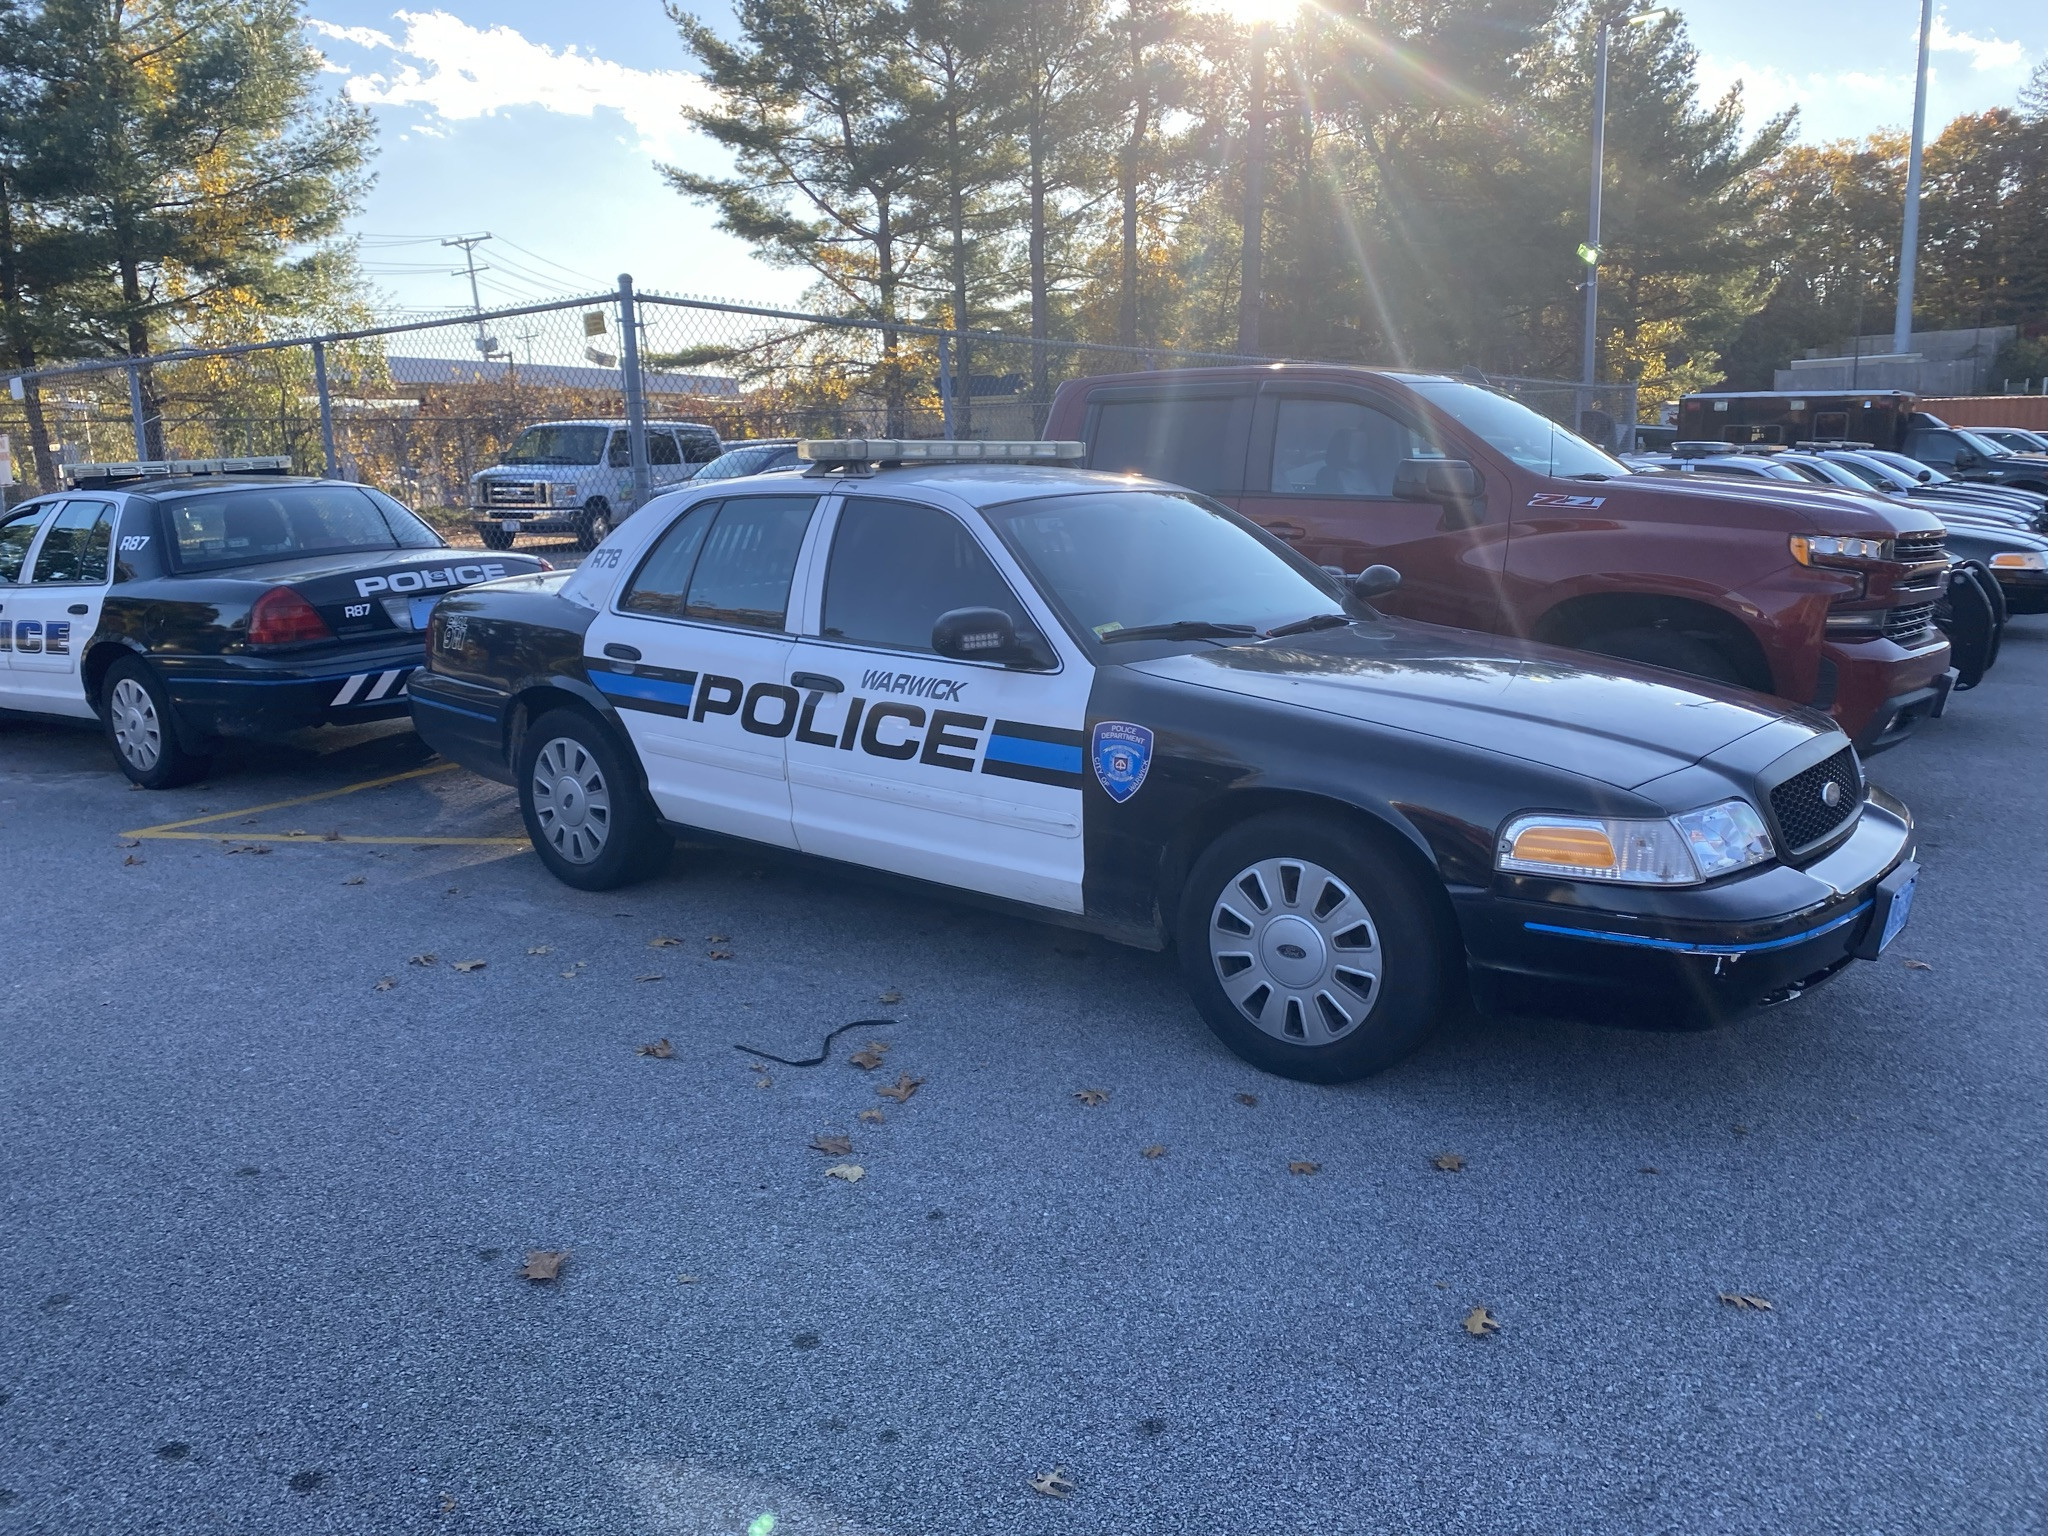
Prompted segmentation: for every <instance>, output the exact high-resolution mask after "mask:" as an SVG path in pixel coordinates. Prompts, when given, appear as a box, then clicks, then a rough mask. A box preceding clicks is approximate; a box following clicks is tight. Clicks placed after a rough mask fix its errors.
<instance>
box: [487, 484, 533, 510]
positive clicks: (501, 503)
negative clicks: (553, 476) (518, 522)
mask: <svg viewBox="0 0 2048 1536" xmlns="http://www.w3.org/2000/svg"><path fill="white" fill-rule="evenodd" d="M547 504H548V488H547V482H546V481H535V480H486V481H485V482H484V505H485V506H487V507H544V506H546V505H547Z"/></svg>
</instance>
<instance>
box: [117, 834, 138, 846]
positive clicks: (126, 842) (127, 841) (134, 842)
mask: <svg viewBox="0 0 2048 1536" xmlns="http://www.w3.org/2000/svg"><path fill="white" fill-rule="evenodd" d="M115 846H116V847H118V848H140V847H141V846H142V839H141V838H139V837H124V838H122V839H121V841H120V842H119V843H117V844H115Z"/></svg>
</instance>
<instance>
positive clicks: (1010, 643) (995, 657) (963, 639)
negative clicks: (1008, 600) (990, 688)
mask: <svg viewBox="0 0 2048 1536" xmlns="http://www.w3.org/2000/svg"><path fill="white" fill-rule="evenodd" d="M932 649H933V650H934V651H937V652H938V653H939V654H940V655H941V656H948V657H951V658H952V659H953V660H954V661H1019V660H1022V659H1023V657H1024V652H1023V648H1022V647H1020V646H1019V645H1018V644H1017V626H1016V625H1014V624H1012V623H1011V622H1010V616H1009V615H1008V614H1007V613H1005V612H1003V610H1002V609H1000V608H955V609H952V610H951V611H950V612H947V613H942V614H940V615H939V617H938V620H937V622H936V623H934V624H933V625H932Z"/></svg>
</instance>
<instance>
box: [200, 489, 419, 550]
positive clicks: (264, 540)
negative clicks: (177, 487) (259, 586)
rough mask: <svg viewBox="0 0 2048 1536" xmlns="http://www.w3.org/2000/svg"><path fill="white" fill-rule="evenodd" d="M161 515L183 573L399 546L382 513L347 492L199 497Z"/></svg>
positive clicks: (233, 493)
mask: <svg viewBox="0 0 2048 1536" xmlns="http://www.w3.org/2000/svg"><path fill="white" fill-rule="evenodd" d="M165 510H166V512H167V513H168V520H169V523H170V532H171V550H172V553H173V555H174V556H175V558H176V560H177V565H178V569H179V570H181V571H212V570H224V569H226V568H228V567H230V566H236V565H254V564H256V563H258V562H260V561H264V560H287V559H291V558H293V557H295V556H298V555H327V554H343V553H348V552H351V551H355V550H376V549H397V548H399V547H400V545H399V541H398V539H397V537H396V536H395V535H394V534H393V532H392V528H391V524H390V523H388V522H387V521H386V520H385V514H384V513H383V512H382V511H380V510H379V509H378V506H377V504H376V503H375V502H373V501H372V500H370V498H369V497H368V496H367V495H366V494H365V493H363V492H362V491H359V490H356V489H355V488H354V487H353V486H346V485H281V486H277V487H275V488H271V487H262V488H257V487H250V488H248V489H236V490H225V491H199V492H195V493H194V494H192V495H189V496H181V497H179V498H177V499H176V500H175V501H171V502H168V503H167V505H166V509H165Z"/></svg>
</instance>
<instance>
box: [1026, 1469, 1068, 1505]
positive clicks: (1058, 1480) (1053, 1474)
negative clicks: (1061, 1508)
mask: <svg viewBox="0 0 2048 1536" xmlns="http://www.w3.org/2000/svg"><path fill="white" fill-rule="evenodd" d="M1031 1491H1032V1492H1033V1493H1042V1494H1044V1495H1045V1496H1046V1497H1047V1498H1048V1499H1064V1498H1065V1497H1066V1496H1067V1495H1068V1494H1070V1493H1072V1492H1073V1491H1074V1480H1073V1479H1072V1478H1071V1477H1069V1476H1068V1475H1067V1469H1066V1468H1065V1467H1054V1468H1053V1469H1052V1470H1051V1471H1050V1472H1041V1473H1039V1474H1038V1476H1036V1477H1034V1478H1032V1479H1031Z"/></svg>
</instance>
